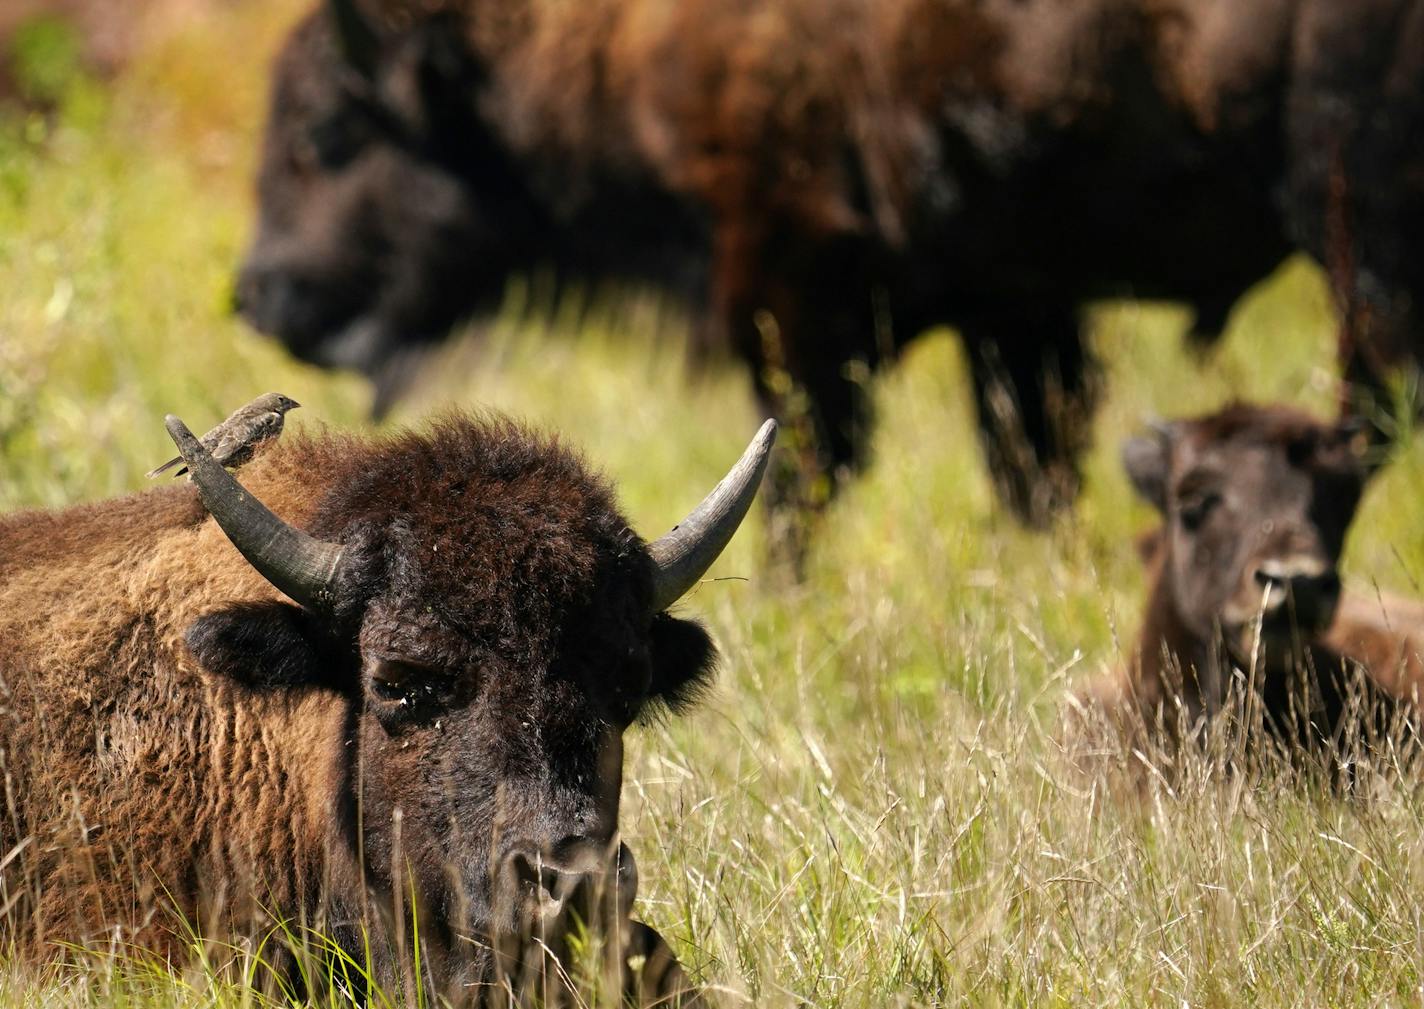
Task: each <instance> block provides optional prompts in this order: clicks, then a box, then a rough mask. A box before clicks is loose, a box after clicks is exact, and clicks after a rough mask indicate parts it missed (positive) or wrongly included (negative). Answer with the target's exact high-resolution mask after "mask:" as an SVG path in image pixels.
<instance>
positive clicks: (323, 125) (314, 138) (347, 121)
mask: <svg viewBox="0 0 1424 1009" xmlns="http://www.w3.org/2000/svg"><path fill="white" fill-rule="evenodd" d="M369 135H370V130H369V126H368V124H367V123H366V121H365V119H364V118H363V117H362V116H361V115H360V114H359V113H357V112H355V111H353V110H350V109H341V110H338V111H337V112H334V113H332V114H331V115H329V116H327V117H326V118H325V119H322V120H320V121H318V122H317V123H316V125H314V126H312V128H311V129H310V130H309V131H308V132H307V140H308V141H309V142H310V144H311V154H312V155H313V156H314V157H315V160H316V162H317V164H319V165H320V166H321V167H322V168H324V169H327V170H332V169H337V168H341V167H343V166H344V165H346V164H348V163H349V162H350V161H351V160H352V159H353V158H355V157H356V155H357V154H359V153H360V152H361V148H362V147H364V146H365V145H366V141H367V139H368V138H369Z"/></svg>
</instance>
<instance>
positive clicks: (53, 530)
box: [0, 417, 773, 1004]
mask: <svg viewBox="0 0 1424 1009" xmlns="http://www.w3.org/2000/svg"><path fill="white" fill-rule="evenodd" d="M170 427H171V428H172V429H173V430H174V431H175V434H176V438H175V440H177V441H178V443H179V447H180V450H181V451H182V452H183V454H184V461H185V462H186V463H187V464H188V465H189V467H190V468H191V469H192V471H193V474H194V484H193V485H192V486H175V487H167V488H162V489H158V490H154V491H150V492H148V493H146V494H141V495H136V496H134V497H130V498H125V499H121V500H117V501H110V502H104V503H101V504H96V505H90V506H84V507H78V508H72V509H69V510H66V511H62V512H57V513H50V512H32V513H18V514H14V515H11V516H7V517H5V518H3V519H0V576H3V578H0V678H3V682H4V685H5V690H6V704H5V707H4V709H3V711H0V753H3V758H4V764H5V766H4V772H5V776H6V780H7V782H8V783H9V786H10V787H9V789H8V790H7V798H8V806H7V810H6V813H7V815H6V817H5V820H4V826H3V827H0V831H3V841H4V848H5V850H6V851H9V852H11V853H12V855H11V857H9V858H7V859H6V861H5V865H4V866H3V872H4V877H5V878H4V880H3V882H4V885H5V886H6V888H7V889H6V891H5V892H6V894H7V895H8V899H9V900H10V904H9V906H8V913H7V914H6V916H5V918H4V920H3V922H2V923H0V925H3V928H4V929H5V934H6V939H7V941H11V942H14V943H15V944H16V947H17V948H18V949H20V950H21V951H23V952H24V953H25V954H26V955H30V956H40V955H46V954H53V953H54V952H57V951H58V950H59V948H60V947H59V946H58V945H56V944H58V943H61V942H64V943H73V942H78V943H83V944H94V943H108V942H119V943H123V944H130V943H132V944H135V945H137V946H139V947H141V948H146V949H157V950H159V951H161V952H164V953H174V952H177V951H178V950H179V949H180V948H181V947H182V946H184V945H186V943H185V939H184V926H183V923H185V922H186V923H187V924H188V925H191V926H192V927H194V928H196V929H197V930H198V931H199V933H200V934H202V935H204V936H206V937H210V938H222V937H224V936H230V935H234V934H235V935H239V936H248V937H251V938H261V937H263V936H266V935H268V934H269V933H270V932H271V931H272V930H273V929H274V928H275V927H276V926H278V925H283V926H285V927H286V928H288V929H293V928H294V929H296V931H297V933H298V935H299V937H302V936H304V935H305V933H303V932H302V930H303V929H306V928H308V927H310V928H314V929H317V930H320V931H321V932H323V933H324V934H326V935H328V936H330V937H332V938H333V939H334V940H336V941H337V942H339V943H342V944H344V945H345V947H346V948H347V951H348V953H351V954H355V955H356V960H357V962H358V963H359V962H361V960H362V959H363V955H362V953H361V951H362V948H363V946H364V945H365V943H366V941H368V940H369V942H370V944H371V945H370V949H371V951H372V959H373V961H374V963H373V966H374V968H375V970H376V980H377V982H378V983H380V984H381V985H382V986H384V987H389V988H391V989H392V990H399V989H401V988H402V987H404V988H405V989H406V991H407V993H408V994H410V993H411V988H412V986H415V985H428V986H429V987H431V988H432V989H434V991H435V992H436V993H438V994H440V995H442V996H444V997H447V998H450V999H452V1000H454V1001H455V1002H456V1003H457V1004H468V1003H472V1002H475V1001H481V1000H484V999H485V997H486V996H489V999H490V1000H495V1001H497V1000H498V999H499V998H501V997H506V996H508V994H509V993H508V992H506V993H505V995H504V996H501V995H499V994H498V992H499V989H498V987H494V988H492V987H490V986H491V985H496V986H497V985H499V984H501V983H503V984H504V985H506V986H507V987H508V988H511V989H513V988H517V987H518V986H519V985H520V984H533V983H535V980H534V974H538V975H539V977H540V978H541V979H542V980H540V981H539V982H538V983H539V984H541V985H547V984H548V983H549V981H548V976H549V969H550V968H551V961H550V960H549V958H550V957H557V956H558V955H559V954H560V952H561V949H562V946H563V944H564V943H565V942H566V941H567V937H568V935H569V929H570V928H571V927H572V926H573V923H574V922H575V921H579V922H582V923H584V924H586V925H588V926H589V927H591V928H593V929H595V935H602V936H603V937H605V939H606V947H607V948H608V949H610V950H612V953H610V956H612V957H613V959H612V960H611V961H609V962H610V963H611V964H612V965H613V969H614V970H615V971H617V972H624V971H625V970H626V964H627V962H628V959H627V958H628V957H630V956H631V957H633V959H634V960H635V961H636V962H644V963H646V964H648V965H651V966H650V967H649V969H648V970H645V971H644V972H643V973H642V974H641V975H638V976H636V977H635V976H633V975H632V974H628V976H627V977H625V978H623V979H621V980H622V982H623V983H625V984H626V985H628V986H629V987H630V991H632V990H634V989H637V990H638V991H640V992H641V995H640V997H646V998H649V999H651V998H654V997H657V996H660V995H668V994H669V993H671V992H675V991H678V990H685V989H686V987H687V986H686V979H685V977H684V976H683V974H682V972H681V969H680V968H679V967H678V966H677V964H676V960H675V958H674V957H673V956H672V954H671V952H670V951H669V950H668V949H667V947H666V945H665V944H664V943H663V942H662V941H661V939H660V938H659V937H658V936H657V933H656V932H654V931H652V930H651V929H649V928H647V927H646V926H644V925H641V924H639V923H637V922H633V921H632V920H631V919H630V918H629V917H628V914H629V911H630V907H631V903H632V900H633V897H634V894H635V890H636V870H635V868H634V866H633V862H632V856H631V853H630V852H629V851H628V850H627V848H626V847H623V846H621V845H619V843H618V839H617V822H618V793H619V789H620V785H621V774H622V747H621V737H622V733H623V731H624V730H625V729H626V728H628V727H629V726H630V725H632V724H633V723H634V722H637V721H639V720H641V719H645V718H647V717H649V715H650V714H652V713H656V712H658V711H659V710H671V711H677V710H681V709H682V708H683V707H684V706H685V705H686V704H688V703H689V702H690V701H691V700H692V699H693V698H695V696H696V694H697V692H698V691H699V689H701V687H702V686H703V685H705V684H706V682H707V681H708V678H709V676H710V673H711V669H712V665H713V658H714V652H713V648H712V645H711V643H710V641H709V639H708V637H707V635H706V633H705V632H704V631H703V630H702V629H701V628H700V627H699V626H698V625H696V624H695V623H691V622H688V621H685V620H680V619H676V618H674V617H672V616H670V615H668V614H667V613H665V612H663V611H664V610H665V609H666V607H667V606H668V605H671V603H672V602H674V601H675V599H676V596H677V595H680V594H681V593H682V592H684V591H686V589H687V588H688V587H690V585H691V584H693V583H694V582H695V581H696V580H697V578H698V577H699V576H700V574H701V572H702V571H703V570H705V568H706V567H707V565H709V564H710V563H711V561H712V560H713V559H715V556H716V553H717V552H718V551H720V549H721V548H722V546H724V545H725V543H726V540H727V539H728V538H730V536H731V533H732V531H733V530H734V529H735V527H736V524H737V522H739V521H740V519H741V517H742V515H744V514H745V511H746V509H747V507H748V506H749V505H750V502H751V498H752V496H753V495H754V493H755V490H756V485H757V483H758V481H759V480H760V477H761V474H762V472H763V469H764V466H765V461H766V455H767V452H768V450H769V448H770V443H771V438H772V434H773V429H772V428H771V427H770V426H768V427H767V428H765V429H764V430H763V431H762V432H761V434H760V435H759V437H758V439H757V440H756V441H755V442H754V443H753V444H752V446H751V447H750V448H749V450H748V453H747V455H746V456H745V457H744V458H743V460H742V461H741V462H740V463H739V464H738V466H737V467H736V468H734V469H733V471H732V473H730V474H729V476H728V478H727V480H726V481H724V482H723V484H721V485H719V487H718V488H717V490H716V491H714V492H713V494H712V495H711V496H709V498H708V500H707V501H706V502H704V504H703V505H702V506H699V508H698V509H697V510H696V511H694V513H693V514H692V515H690V516H688V518H687V519H685V520H684V522H683V523H682V525H681V527H680V529H679V530H675V531H674V532H673V533H671V534H669V536H667V537H664V538H663V539H662V540H659V541H657V542H656V543H654V544H644V543H643V541H641V540H640V539H639V538H638V537H637V536H636V534H634V533H633V532H632V531H631V530H630V529H629V528H628V525H627V523H626V521H625V520H624V519H623V518H622V516H621V515H619V513H618V511H617V509H616V507H615V506H614V503H613V498H612V494H611V492H610V490H609V488H608V487H607V485H606V484H605V483H604V482H603V481H601V480H600V479H598V478H597V477H595V476H592V475H590V474H589V472H588V471H587V469H586V468H585V467H584V466H583V464H582V463H581V462H580V460H579V459H578V458H577V457H575V456H574V455H573V454H572V453H570V452H569V451H567V450H565V449H563V448H561V447H560V446H559V445H558V444H557V443H555V442H552V441H550V440H548V439H545V438H541V437H539V436H536V435H534V434H531V433H529V432H528V431H526V430H523V429H521V428H518V427H516V426H514V425H512V424H510V423H507V422H503V421H488V422H478V423H477V422H474V421H472V420H469V419H465V418H458V417H457V418H451V419H448V420H445V421H443V422H441V423H439V424H437V425H435V426H434V427H433V428H432V429H431V430H430V431H429V432H428V433H424V434H405V435H400V436H397V437H394V438H391V439H389V440H386V441H379V442H363V441H359V440H356V439H353V438H346V437H340V436H334V435H333V436H323V437H319V438H312V437H303V438H297V439H293V440H290V441H288V442H286V443H284V444H281V445H272V446H270V447H268V448H266V449H264V450H262V451H261V452H260V453H259V455H258V457H257V458H256V460H255V461H254V462H252V463H251V464H250V465H249V466H247V467H246V468H245V469H244V470H243V471H242V478H243V484H244V486H243V487H240V488H239V487H237V485H236V483H235V482H234V481H233V478H232V476H231V475H230V474H228V473H227V472H226V471H225V470H223V469H222V467H221V466H220V465H219V464H217V463H216V462H214V461H213V459H212V457H211V456H210V455H208V454H207V453H206V450H204V449H203V448H202V447H201V446H200V445H198V443H197V442H196V439H193V438H192V436H191V434H190V433H188V432H187V429H186V428H184V427H183V426H182V425H181V423H178V422H176V421H174V422H172V423H171V424H170ZM215 473H216V474H217V476H215V475H214V474H215ZM224 481H226V482H224ZM259 501H260V502H263V503H265V504H266V505H268V506H270V507H271V508H272V509H273V511H272V512H266V509H265V508H263V505H262V504H259V503H257V502H259ZM204 503H206V504H207V505H208V506H209V507H210V508H212V510H213V515H214V517H215V518H216V519H217V521H213V520H211V519H210V518H209V517H208V514H207V511H206V510H205V508H204ZM234 508H236V510H235V511H234V510H233V509H234ZM263 514H265V515H266V516H267V517H269V518H271V519H272V520H273V521H274V522H276V523H278V525H280V527H281V529H283V530H285V533H283V534H280V535H279V534H278V531H277V530H275V528H273V527H268V528H265V530H264V527H262V526H261V523H260V521H259V520H261V518H262V515H263ZM277 515H280V516H281V518H280V519H278V518H276V516H277ZM254 516H256V517H255V518H254ZM254 523H257V524H255V525H254ZM288 523H295V524H296V525H299V526H300V527H301V528H300V529H299V528H296V526H294V525H289V524H288ZM220 526H221V527H220ZM254 530H256V531H257V532H259V533H261V535H260V536H257V538H255V539H254V538H253V536H254ZM303 530H305V531H303ZM229 536H230V537H232V540H231V541H229V538H228V537H229ZM283 536H286V537H287V538H286V539H284V538H283ZM303 542H304V543H307V544H309V545H310V544H315V545H316V546H317V547H321V548H323V549H324V550H326V551H327V553H325V554H324V556H326V557H327V558H328V559H330V560H332V561H333V563H331V564H330V565H329V566H328V567H327V568H324V569H322V570H325V571H326V573H327V574H328V575H329V577H328V578H327V580H326V581H325V582H324V583H323V584H322V585H321V586H320V587H319V591H310V592H309V591H308V589H309V588H311V586H309V585H306V584H304V583H303V581H302V578H303V577H306V576H307V575H309V574H310V573H311V572H312V571H315V570H317V568H315V567H312V566H310V565H308V566H306V567H303V566H302V565H301V564H298V565H296V566H295V567H293V566H292V565H291V564H290V563H289V561H290V560H291V558H290V556H287V557H284V556H281V555H278V554H274V553H273V552H272V548H273V544H282V543H285V544H288V545H289V546H288V547H287V549H288V553H289V554H290V552H291V551H290V544H291V543H303ZM234 545H236V547H237V549H234ZM303 572H305V573H306V574H305V575H304V574H303ZM278 586H280V588H281V591H280V592H279V591H278ZM294 601H296V602H300V604H301V605H296V604H294ZM417 933H418V935H419V937H420V939H419V942H420V952H421V958H422V963H423V965H424V967H423V970H424V976H422V977H415V976H414V975H413V974H412V973H411V970H410V965H411V963H412V957H411V953H412V948H411V946H412V944H413V943H414V942H415V938H414V937H415V935H416V934H417ZM535 937H537V938H539V939H540V941H541V943H542V945H540V946H537V947H536V946H531V945H530V940H531V939H533V938H535ZM297 945H298V946H300V943H298V944H297ZM536 968H537V969H536ZM531 971H533V972H534V974H531V973H530V972H531ZM294 976H295V975H294ZM305 976H310V975H305ZM615 976H616V974H615ZM549 990H551V991H553V990H555V989H549ZM693 997H694V996H692V995H691V994H688V995H687V998H689V999H691V998H693Z"/></svg>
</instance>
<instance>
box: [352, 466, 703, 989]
mask: <svg viewBox="0 0 1424 1009" xmlns="http://www.w3.org/2000/svg"><path fill="white" fill-rule="evenodd" d="M530 490H531V492H532V491H533V488H530ZM514 497H515V498H516V500H515V501H514V502H513V509H512V514H510V513H506V514H504V515H501V516H500V517H499V521H498V526H497V527H496V526H495V525H494V524H492V523H491V524H487V523H486V520H484V519H481V520H479V521H477V522H475V523H473V524H474V525H477V526H479V527H480V528H479V530H478V531H479V532H480V533H481V535H482V537H483V538H482V539H481V541H480V542H482V543H484V544H485V546H482V547H481V548H480V549H479V550H477V551H474V550H471V551H468V552H466V553H465V554H464V555H463V556H461V552H460V551H459V550H458V547H457V544H458V543H459V542H461V541H462V540H463V535H456V536H455V537H454V538H453V539H447V536H448V535H449V534H448V533H444V534H442V535H439V536H431V535H429V534H428V533H426V532H425V531H424V530H421V531H420V532H418V533H417V532H415V531H414V530H410V529H407V530H404V531H402V533H401V535H398V536H397V537H395V538H396V539H397V540H399V541H400V542H399V544H398V545H397V546H395V548H394V557H392V558H390V559H389V560H388V562H387V563H386V564H385V565H384V567H385V570H386V571H387V574H386V575H385V577H384V578H383V579H382V582H383V590H382V592H381V594H380V595H379V596H378V597H377V598H375V599H373V600H371V601H370V602H369V603H367V604H366V605H365V606H364V609H363V613H362V615H361V618H360V631H359V636H358V643H359V647H358V652H359V662H360V667H361V675H360V680H361V683H360V687H361V691H360V692H361V707H362V713H361V716H360V717H361V725H362V727H361V731H360V754H361V757H360V764H361V768H362V778H363V780H362V784H361V786H360V789H359V795H360V796H361V805H362V817H363V821H364V825H365V829H364V832H363V837H364V842H363V847H364V851H365V856H366V860H367V871H368V873H369V875H370V877H371V878H374V879H376V880H378V881H380V883H381V885H382V887H383V888H388V889H389V891H390V892H396V891H399V890H400V889H402V879H403V877H404V879H405V882H404V886H405V888H410V887H411V885H412V884H413V885H414V888H415V890H416V891H417V892H419V893H420V894H422V900H423V902H424V903H425V904H426V905H427V906H429V907H438V908H443V909H448V910H447V911H445V912H444V913H442V914H441V915H439V916H437V919H438V921H436V922H432V923H431V925H432V927H433V928H443V929H444V930H445V935H444V936H443V937H442V938H443V939H444V943H443V945H444V947H445V951H446V953H447V954H448V955H452V956H455V957H456V958H457V959H458V960H459V961H460V962H462V963H464V964H465V965H466V967H467V969H468V970H470V971H473V972H474V974H475V975H476V976H478V975H480V974H482V973H483V972H484V971H485V970H486V969H487V965H486V964H485V959H486V954H485V953H484V952H482V950H483V949H484V947H485V946H486V945H491V946H493V947H494V948H496V949H504V950H507V951H510V955H511V956H516V957H517V956H518V955H520V954H521V953H522V952H525V951H523V950H522V949H521V946H520V940H521V938H522V937H524V936H528V935H531V934H539V933H540V932H541V931H542V929H541V927H540V926H541V924H542V923H544V922H545V919H547V918H548V917H549V916H550V915H553V916H557V915H558V914H560V913H561V912H562V911H563V910H564V905H565V904H566V903H567V902H569V901H575V902H586V901H589V900H591V899H593V898H595V897H602V898H605V899H608V898H612V899H614V900H615V901H616V903H617V905H618V911H619V914H620V915H626V911H627V905H628V904H630V903H631V901H632V897H633V886H634V884H633V882H632V879H631V877H630V873H631V872H632V871H633V866H632V858H631V855H630V854H629V853H628V852H627V851H626V849H621V848H620V846H619V843H618V834H617V829H618V810H619V791H620V788H621V785H622V765H623V738H622V737H623V733H624V731H625V730H626V729H627V728H628V727H629V726H630V725H631V724H633V723H634V722H635V721H637V720H638V719H639V718H642V717H645V716H646V715H647V714H648V713H649V712H652V711H656V710H668V709H680V708H681V707H682V705H683V704H684V703H685V702H686V701H687V700H689V699H690V698H691V697H692V696H694V695H695V693H696V692H697V690H698V688H699V687H700V686H701V685H702V684H704V683H705V682H706V680H707V677H708V675H709V673H710V669H711V666H712V659H713V650H712V646H711V643H710V641H709V640H708V638H707V636H706V633H705V632H704V631H703V630H702V629H701V628H700V627H699V626H698V625H696V624H694V623H690V622H688V621H684V620H677V619H674V618H672V617H669V616H667V615H666V614H656V615H652V616H650V615H649V610H648V605H649V597H650V587H649V574H648V570H647V554H646V552H645V548H644V546H643V545H642V543H641V542H640V541H639V540H638V539H637V537H636V536H634V534H633V533H632V532H631V531H629V530H628V529H627V527H626V526H624V525H622V524H621V522H616V521H609V518H610V517H611V516H605V515H603V514H596V515H575V516H570V519H571V521H569V522H567V523H565V522H554V523H550V522H548V517H549V516H548V514H547V512H545V513H544V514H543V515H539V512H540V510H541V509H539V508H538V506H536V505H533V503H532V502H530V501H519V500H518V498H519V497H520V495H518V494H516V495H514ZM526 509H527V511H526ZM528 514H532V515H535V516H538V518H536V519H534V520H533V521H530V522H528V523H527V525H526V524H525V523H524V522H522V521H521V519H522V518H523V516H524V515H528ZM521 526H524V527H523V528H520V527H521ZM535 527H538V528H537V533H542V534H544V535H549V536H552V537H554V538H555V539H556V540H557V542H558V543H559V547H558V549H556V550H552V551H548V550H540V549H537V548H536V549H535V550H534V551H532V552H531V551H530V546H531V542H533V540H532V537H533V536H534V535H536V528H535ZM474 531H476V530H474V529H468V528H467V529H465V530H463V533H465V534H468V533H470V532H474ZM452 532H453V531H452ZM501 533H502V535H503V537H504V539H503V541H502V542H501V541H499V540H495V541H491V540H490V539H489V538H488V537H489V536H490V535H492V534H501ZM392 546H393V545H392V544H391V543H389V542H388V543H386V544H385V545H383V548H382V553H383V554H385V555H387V556H388V557H389V555H390V554H391V553H392ZM447 550H448V551H449V553H450V555H451V561H450V563H449V564H448V566H447V565H444V564H441V563H440V562H439V561H438V558H439V556H440V554H442V553H445V552H446V551H447ZM471 555H476V556H478V558H479V566H480V568H481V574H479V575H475V576H474V577H472V573H471V572H470V570H469V566H470V565H469V562H470V560H471ZM432 560H435V563H431V561H432ZM354 571H355V569H353V573H354ZM486 572H487V573H486ZM357 577H359V576H357ZM403 867H408V868H403ZM600 889H602V890H604V891H605V892H603V893H601V894H599V893H596V892H595V891H598V890H600ZM615 891H616V892H615ZM588 913H589V910H588V908H587V907H584V908H581V910H580V914H582V915H587V914H588ZM506 966H508V965H506ZM455 973H458V972H455Z"/></svg>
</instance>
